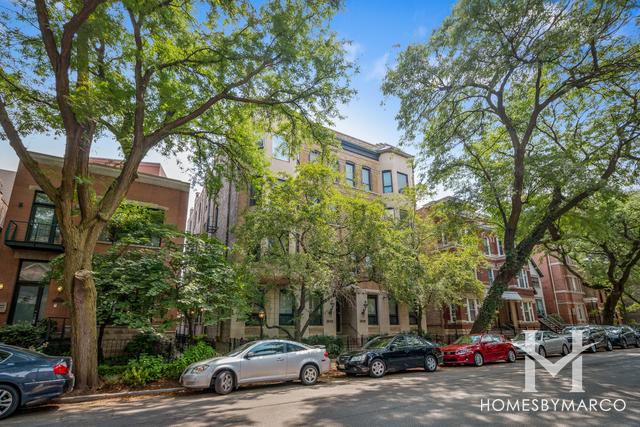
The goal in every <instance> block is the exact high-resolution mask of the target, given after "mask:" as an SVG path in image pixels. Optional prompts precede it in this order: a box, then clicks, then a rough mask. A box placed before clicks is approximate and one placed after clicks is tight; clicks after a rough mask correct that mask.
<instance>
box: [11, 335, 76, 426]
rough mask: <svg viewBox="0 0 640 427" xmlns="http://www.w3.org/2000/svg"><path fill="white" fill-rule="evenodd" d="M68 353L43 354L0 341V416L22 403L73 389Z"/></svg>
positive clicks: (26, 403)
mask: <svg viewBox="0 0 640 427" xmlns="http://www.w3.org/2000/svg"><path fill="white" fill-rule="evenodd" d="M71 369H72V361H71V358H70V357H61V356H46V355H44V354H41V353H36V352H35V351H30V350H26V349H24V348H19V347H14V346H11V345H6V344H2V343H0V419H3V418H6V417H8V416H9V415H11V414H12V413H13V412H15V410H16V409H17V408H18V407H20V406H24V405H32V404H35V403H40V402H43V401H45V400H49V399H52V398H54V397H58V396H60V395H61V394H63V393H65V392H67V391H70V390H72V389H73V385H74V377H73V374H72V373H71Z"/></svg>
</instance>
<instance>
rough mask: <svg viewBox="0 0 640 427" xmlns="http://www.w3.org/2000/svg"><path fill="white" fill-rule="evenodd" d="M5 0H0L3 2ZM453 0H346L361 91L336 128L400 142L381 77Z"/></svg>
mask: <svg viewBox="0 0 640 427" xmlns="http://www.w3.org/2000/svg"><path fill="white" fill-rule="evenodd" d="M4 1H5V0H0V3H3V2H4ZM453 4H454V2H453V1H433V0H431V1H424V0H423V1H417V0H402V1H398V0H396V1H391V0H385V1H383V0H370V1H366V0H351V1H347V3H346V7H345V10H343V11H342V12H341V13H340V14H339V15H338V16H336V17H335V18H334V19H333V21H332V22H331V26H332V28H333V29H334V30H335V31H336V32H337V33H338V35H339V36H340V37H341V38H343V39H346V40H350V41H351V45H350V46H349V55H351V56H352V57H353V58H355V60H356V62H357V64H358V65H359V68H360V72H359V73H358V74H357V75H355V76H354V78H353V87H354V88H355V89H356V90H357V92H358V94H357V95H356V96H355V98H354V99H353V100H352V101H351V102H350V103H349V104H348V105H345V106H343V108H342V113H343V115H344V116H346V118H345V119H344V120H341V121H338V122H337V123H336V124H335V126H334V128H335V129H336V130H338V131H341V132H344V133H347V134H349V135H352V136H354V137H356V138H361V139H364V140H366V141H369V142H372V143H378V142H384V143H388V144H393V145H396V144H397V141H398V139H399V133H398V131H397V127H396V122H395V114H396V112H397V106H398V103H397V101H396V100H394V99H388V100H386V103H385V105H381V103H382V102H383V96H382V93H381V90H380V83H381V81H382V78H383V76H384V73H385V70H386V67H387V66H388V65H390V64H393V61H394V58H395V57H396V55H397V53H398V52H399V50H400V49H401V48H403V47H406V46H407V45H408V44H410V43H416V42H421V41H425V40H426V39H427V38H428V36H429V35H430V34H431V32H432V31H433V29H434V28H436V27H437V26H438V25H439V23H440V22H442V20H443V19H444V18H445V17H446V16H447V15H448V14H449V13H450V11H451V9H452V7H453ZM25 143H26V144H27V146H28V148H29V149H31V150H34V151H40V152H44V153H49V154H55V155H60V154H62V152H63V149H64V146H63V144H62V142H60V141H54V140H52V139H51V138H49V137H46V136H37V137H30V138H26V139H25ZM409 151H411V150H409ZM92 155H94V156H100V157H118V150H117V147H116V145H115V144H111V143H108V142H106V143H105V142H102V141H101V142H100V143H98V144H96V145H95V147H94V148H93V151H92ZM146 160H149V161H161V162H162V164H163V166H164V168H165V170H166V171H167V175H169V176H170V177H172V178H178V179H183V180H190V177H189V175H188V173H187V172H185V171H184V170H182V168H181V167H180V166H179V164H178V161H177V160H176V159H167V158H163V157H162V156H160V155H159V154H157V153H151V154H150V155H149V156H147V159H146ZM17 164H18V160H17V157H16V156H15V154H14V152H13V150H12V149H11V147H9V144H8V143H7V142H6V141H0V169H15V168H16V167H17Z"/></svg>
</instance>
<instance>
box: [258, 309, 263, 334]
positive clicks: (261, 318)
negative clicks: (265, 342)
mask: <svg viewBox="0 0 640 427" xmlns="http://www.w3.org/2000/svg"><path fill="white" fill-rule="evenodd" d="M258 318H259V319H260V339H262V337H263V336H264V330H263V328H262V327H263V325H264V311H262V310H260V311H259V312H258Z"/></svg>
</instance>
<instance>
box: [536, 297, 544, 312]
mask: <svg viewBox="0 0 640 427" xmlns="http://www.w3.org/2000/svg"><path fill="white" fill-rule="evenodd" d="M536 311H537V312H538V314H539V315H540V316H544V315H545V314H546V313H545V312H544V302H542V298H536Z"/></svg>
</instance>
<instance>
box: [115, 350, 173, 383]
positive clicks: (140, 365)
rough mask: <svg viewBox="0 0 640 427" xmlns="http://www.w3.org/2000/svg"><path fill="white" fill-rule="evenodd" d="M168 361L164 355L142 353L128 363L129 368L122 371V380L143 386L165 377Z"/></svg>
mask: <svg viewBox="0 0 640 427" xmlns="http://www.w3.org/2000/svg"><path fill="white" fill-rule="evenodd" d="M166 365H167V364H166V362H165V359H164V357H162V356H149V355H146V354H142V355H140V357H139V358H137V359H132V360H130V361H129V363H128V364H127V369H126V370H125V371H124V372H123V373H122V382H123V383H124V384H126V385H131V386H142V385H145V384H147V383H150V382H152V381H158V380H159V379H161V378H163V376H164V372H165V369H166Z"/></svg>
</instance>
